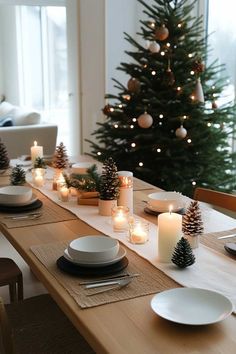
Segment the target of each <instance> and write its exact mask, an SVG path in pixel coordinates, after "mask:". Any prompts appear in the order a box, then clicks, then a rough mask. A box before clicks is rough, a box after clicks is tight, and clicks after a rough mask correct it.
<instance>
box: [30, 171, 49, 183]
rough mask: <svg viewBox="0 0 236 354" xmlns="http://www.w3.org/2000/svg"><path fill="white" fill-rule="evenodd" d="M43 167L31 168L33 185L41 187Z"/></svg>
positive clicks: (43, 181)
mask: <svg viewBox="0 0 236 354" xmlns="http://www.w3.org/2000/svg"><path fill="white" fill-rule="evenodd" d="M45 173H46V170H45V168H33V169H32V177H33V184H34V186H35V187H43V186H44V183H45Z"/></svg>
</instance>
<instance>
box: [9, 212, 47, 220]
mask: <svg viewBox="0 0 236 354" xmlns="http://www.w3.org/2000/svg"><path fill="white" fill-rule="evenodd" d="M41 216H42V213H41V212H38V213H29V214H23V215H19V214H17V215H8V216H5V217H4V219H10V220H25V219H29V220H34V219H38V218H40V217H41Z"/></svg>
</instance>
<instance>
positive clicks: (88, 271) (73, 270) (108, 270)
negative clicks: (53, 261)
mask: <svg viewBox="0 0 236 354" xmlns="http://www.w3.org/2000/svg"><path fill="white" fill-rule="evenodd" d="M128 264H129V261H128V258H126V257H124V258H122V259H121V260H120V261H118V262H116V263H113V264H110V265H108V266H104V267H96V268H92V267H89V268H88V267H82V266H80V265H78V264H74V263H71V262H70V261H68V260H67V259H66V258H65V257H63V256H62V257H60V258H58V260H57V266H58V268H59V269H60V270H62V271H63V272H65V273H68V274H71V275H108V274H115V273H118V272H120V271H121V270H122V269H124V268H126V267H127V265H128Z"/></svg>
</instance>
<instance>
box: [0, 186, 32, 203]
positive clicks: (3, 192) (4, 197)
mask: <svg viewBox="0 0 236 354" xmlns="http://www.w3.org/2000/svg"><path fill="white" fill-rule="evenodd" d="M31 198H32V188H30V187H24V186H7V187H2V188H0V204H19V203H26V202H28V201H29V200H30V199H31Z"/></svg>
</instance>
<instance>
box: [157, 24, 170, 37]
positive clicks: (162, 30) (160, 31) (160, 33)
mask: <svg viewBox="0 0 236 354" xmlns="http://www.w3.org/2000/svg"><path fill="white" fill-rule="evenodd" d="M168 36H169V30H168V28H167V27H166V26H165V25H162V26H161V27H157V29H156V31H155V39H157V40H158V41H164V40H165V39H166V38H168Z"/></svg>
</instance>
